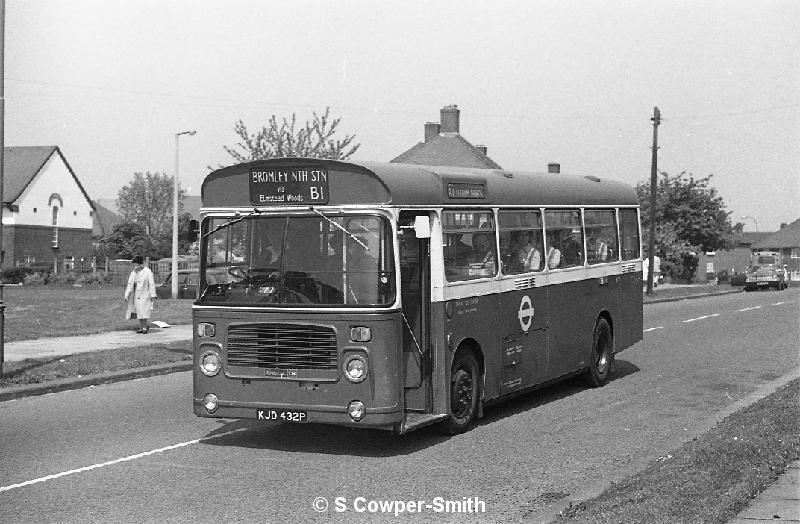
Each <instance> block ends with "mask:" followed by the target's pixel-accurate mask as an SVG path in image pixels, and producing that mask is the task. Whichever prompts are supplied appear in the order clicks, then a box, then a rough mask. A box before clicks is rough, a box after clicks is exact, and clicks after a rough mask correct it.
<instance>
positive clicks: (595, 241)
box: [586, 237, 608, 262]
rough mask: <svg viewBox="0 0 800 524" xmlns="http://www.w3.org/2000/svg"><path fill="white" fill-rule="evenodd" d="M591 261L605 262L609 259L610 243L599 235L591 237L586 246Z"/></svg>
mask: <svg viewBox="0 0 800 524" xmlns="http://www.w3.org/2000/svg"><path fill="white" fill-rule="evenodd" d="M586 248H587V251H588V256H589V262H605V261H607V260H608V244H607V243H605V242H603V240H601V239H600V238H598V237H589V243H588V245H587V246H586Z"/></svg>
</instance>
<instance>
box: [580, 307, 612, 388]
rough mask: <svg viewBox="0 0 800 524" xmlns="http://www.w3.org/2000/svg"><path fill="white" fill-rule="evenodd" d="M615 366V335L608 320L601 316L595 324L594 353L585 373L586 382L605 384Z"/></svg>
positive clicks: (593, 336) (597, 384)
mask: <svg viewBox="0 0 800 524" xmlns="http://www.w3.org/2000/svg"><path fill="white" fill-rule="evenodd" d="M613 367H614V335H613V334H612V333H611V326H609V325H608V321H607V320H606V319H604V318H601V319H599V320H598V321H597V323H596V324H595V326H594V334H593V335H592V354H591V355H590V357H589V369H587V370H586V373H585V374H584V382H586V384H587V385H589V386H591V387H593V388H597V387H600V386H605V385H606V384H607V383H608V380H609V378H610V377H611V369H612V368H613Z"/></svg>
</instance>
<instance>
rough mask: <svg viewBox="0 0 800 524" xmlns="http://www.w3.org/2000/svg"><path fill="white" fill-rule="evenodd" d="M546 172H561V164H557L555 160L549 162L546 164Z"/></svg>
mask: <svg viewBox="0 0 800 524" xmlns="http://www.w3.org/2000/svg"><path fill="white" fill-rule="evenodd" d="M547 172H548V173H556V174H557V173H561V164H558V163H556V162H551V163H550V164H547Z"/></svg>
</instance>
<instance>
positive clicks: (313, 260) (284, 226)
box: [199, 215, 395, 307]
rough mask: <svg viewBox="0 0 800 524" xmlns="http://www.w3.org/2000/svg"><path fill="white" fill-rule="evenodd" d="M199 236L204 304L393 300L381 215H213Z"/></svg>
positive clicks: (387, 238)
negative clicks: (202, 234)
mask: <svg viewBox="0 0 800 524" xmlns="http://www.w3.org/2000/svg"><path fill="white" fill-rule="evenodd" d="M204 231H209V232H210V233H207V234H206V235H205V236H204V238H203V242H202V246H201V254H203V263H202V264H201V283H200V290H201V291H200V298H199V302H200V303H201V304H205V305H242V306H251V305H268V306H282V305H286V306H288V305H291V306H295V307H296V306H297V305H302V304H309V305H314V306H353V307H359V306H361V307H363V306H381V305H389V304H391V303H393V302H394V297H395V289H394V287H395V277H394V263H393V255H392V247H393V244H392V242H391V240H392V236H391V226H390V225H389V222H388V221H387V220H386V219H385V218H384V217H381V216H376V215H343V216H328V215H316V216H269V217H267V216H254V217H249V218H247V219H245V220H237V219H235V218H234V219H232V218H230V217H213V218H209V219H207V220H206V223H205V224H204Z"/></svg>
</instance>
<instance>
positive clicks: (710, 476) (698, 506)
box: [558, 379, 800, 524]
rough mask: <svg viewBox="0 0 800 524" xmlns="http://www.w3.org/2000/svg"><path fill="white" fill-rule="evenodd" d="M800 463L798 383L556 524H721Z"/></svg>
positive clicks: (729, 419)
mask: <svg viewBox="0 0 800 524" xmlns="http://www.w3.org/2000/svg"><path fill="white" fill-rule="evenodd" d="M798 458H800V379H796V380H793V381H792V382H790V383H789V384H787V385H785V386H783V387H782V388H780V389H778V390H777V391H776V392H774V393H773V394H771V395H769V396H767V397H765V398H763V399H761V400H759V401H758V402H756V403H755V404H753V405H751V406H749V407H747V408H744V409H742V410H740V411H737V412H736V413H734V414H732V415H731V416H729V417H727V418H726V419H725V420H723V421H722V422H720V423H719V424H718V425H717V426H716V427H715V428H713V429H712V430H710V431H709V432H707V433H706V434H704V435H702V436H700V437H698V438H696V439H694V440H692V441H691V442H687V443H686V444H684V445H683V446H681V447H680V448H679V449H678V450H676V451H675V452H673V453H672V454H670V455H667V456H665V457H659V458H658V459H657V460H656V462H655V463H653V464H652V465H650V466H649V467H647V469H645V470H644V471H642V472H640V473H639V474H637V475H634V476H632V477H630V478H627V479H625V480H624V481H622V482H620V483H618V484H614V485H613V486H612V487H611V488H609V489H608V490H606V491H605V492H604V493H602V494H601V495H600V496H599V497H597V498H595V499H592V500H589V501H586V502H583V503H581V504H578V505H577V506H574V507H572V508H570V509H568V510H565V511H564V512H562V514H561V516H560V517H559V519H558V522H592V523H598V522H599V523H602V522H648V523H665V524H666V523H669V524H672V523H674V522H704V523H711V522H720V523H724V522H727V521H729V520H730V519H732V518H733V517H735V516H736V515H737V514H739V513H740V512H741V511H742V510H743V509H744V508H745V507H746V506H747V504H748V503H749V502H750V500H751V499H753V498H754V497H755V496H756V495H758V493H760V492H761V491H763V490H764V489H765V488H766V487H767V486H768V485H769V484H770V483H772V482H773V481H774V480H775V479H776V478H777V476H778V475H779V474H781V473H783V472H784V471H785V470H786V466H787V465H788V464H790V463H791V462H793V461H795V460H798Z"/></svg>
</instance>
